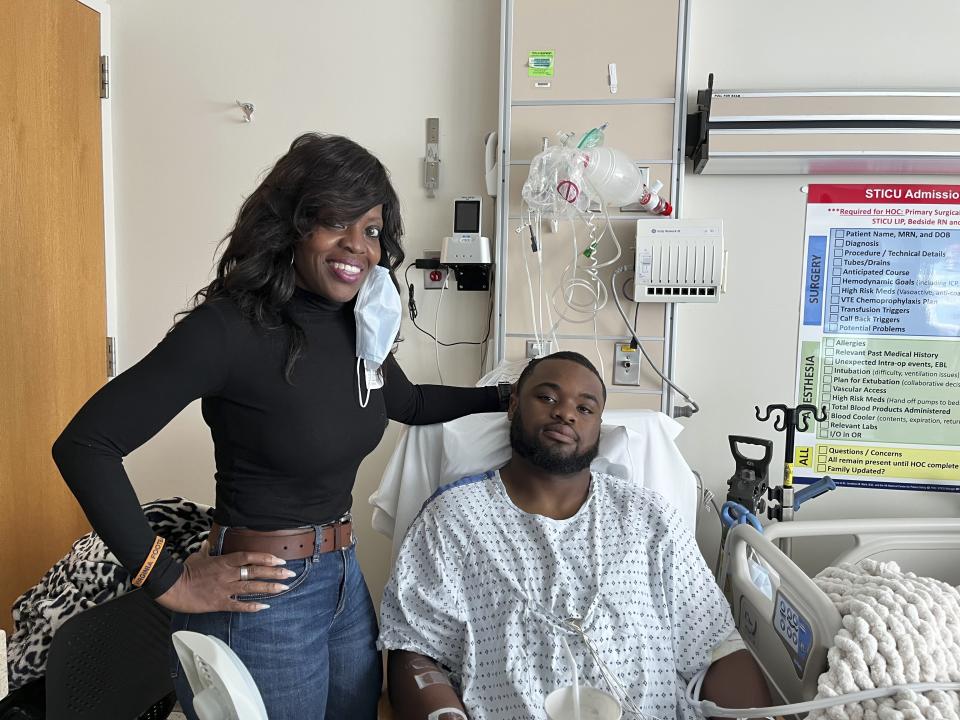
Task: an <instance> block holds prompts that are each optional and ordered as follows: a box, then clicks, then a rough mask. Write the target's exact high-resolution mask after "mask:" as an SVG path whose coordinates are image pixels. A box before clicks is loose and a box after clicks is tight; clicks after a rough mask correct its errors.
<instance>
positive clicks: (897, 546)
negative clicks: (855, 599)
mask: <svg viewBox="0 0 960 720" xmlns="http://www.w3.org/2000/svg"><path fill="white" fill-rule="evenodd" d="M830 536H837V537H847V538H852V539H853V541H854V545H853V547H852V548H850V549H848V550H845V551H844V552H843V553H841V554H840V555H838V556H837V557H836V558H834V559H833V560H832V561H831V563H830V565H831V566H837V565H840V564H841V563H860V562H862V561H864V560H867V559H870V560H876V561H895V562H897V564H898V565H899V566H900V567H901V569H903V570H905V571H910V572H913V573H914V574H916V575H918V576H927V577H933V578H936V579H938V580H942V581H943V582H946V583H948V584H950V585H954V586H956V585H960V519H958V518H939V519H935V518H903V519H867V520H849V519H844V520H816V521H796V522H785V523H774V524H772V525H768V526H767V527H766V528H765V529H764V532H763V533H762V534H761V533H758V532H757V531H756V530H754V529H753V527H751V526H750V525H738V526H736V527H734V528H733V529H731V531H730V533H729V534H728V536H727V541H726V546H725V551H724V555H723V559H722V564H721V567H720V571H719V573H718V578H719V582H720V585H721V587H723V589H724V591H725V593H726V595H727V597H728V599H729V600H730V603H731V608H732V610H733V616H734V620H735V621H736V624H737V628H738V630H739V631H740V635H741V636H742V637H743V640H744V642H745V643H746V644H747V646H748V647H749V648H750V650H751V651H752V652H753V654H754V656H755V657H756V658H757V661H758V662H759V663H760V666H761V667H762V668H763V670H764V672H765V673H766V674H767V678H768V680H769V682H770V684H771V686H772V688H773V689H774V690H775V691H776V692H777V693H779V694H780V696H781V699H782V700H784V701H785V702H789V703H794V702H801V701H804V700H810V699H812V698H813V697H814V696H816V695H817V681H818V678H819V677H820V675H821V674H822V673H823V672H824V671H825V670H826V669H827V651H828V650H829V649H830V647H831V646H832V645H833V644H834V638H835V636H836V634H837V632H838V631H839V630H840V628H841V616H840V613H839V612H838V611H837V609H836V607H835V606H834V604H833V602H832V601H831V600H830V598H828V597H827V595H826V594H825V593H824V592H823V591H822V590H821V589H820V588H819V587H818V586H817V585H816V584H815V583H814V581H813V580H811V579H810V578H809V577H807V575H806V574H805V573H804V572H803V571H802V570H800V568H799V567H797V565H796V564H795V563H794V562H793V561H792V560H791V559H790V558H788V557H787V556H786V555H785V554H784V553H783V552H781V551H780V549H779V548H778V547H777V545H776V544H775V542H776V541H777V540H778V539H781V538H801V537H830Z"/></svg>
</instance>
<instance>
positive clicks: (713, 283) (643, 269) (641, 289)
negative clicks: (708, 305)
mask: <svg viewBox="0 0 960 720" xmlns="http://www.w3.org/2000/svg"><path fill="white" fill-rule="evenodd" d="M726 264H727V263H726V251H725V250H724V244H723V221H722V220H657V221H651V220H642V219H641V220H637V252H636V264H635V274H634V290H633V297H634V300H635V301H636V302H661V303H662V302H717V301H718V300H719V299H720V294H721V293H723V292H726Z"/></svg>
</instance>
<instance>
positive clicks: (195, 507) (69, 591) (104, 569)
mask: <svg viewBox="0 0 960 720" xmlns="http://www.w3.org/2000/svg"><path fill="white" fill-rule="evenodd" d="M143 511H144V514H145V515H146V517H147V521H148V522H149V523H150V525H151V527H152V528H153V531H154V533H156V534H157V535H159V536H161V537H163V538H165V539H166V541H167V544H166V547H167V548H169V549H170V552H171V553H172V554H173V556H174V557H176V558H177V559H178V560H180V561H183V560H185V559H186V558H187V556H188V555H190V554H191V553H193V552H196V551H197V550H198V549H199V548H200V543H202V542H203V540H205V539H206V537H207V533H208V532H209V531H210V523H211V522H213V508H211V507H210V506H209V505H201V504H199V503H195V502H192V501H190V500H184V499H183V498H179V497H175V498H171V499H169V500H155V501H154V502H151V503H147V504H146V505H144V506H143ZM131 588H132V586H131V584H130V573H129V572H127V571H126V569H124V567H123V566H121V565H120V563H119V562H118V561H117V558H116V557H115V556H114V555H113V553H111V552H110V551H109V550H108V549H107V546H106V545H105V544H104V542H103V540H101V539H100V536H99V535H97V534H96V533H92V532H91V533H87V534H86V535H84V536H83V537H81V538H80V539H79V540H77V541H76V542H75V543H73V547H72V548H71V549H70V552H69V553H67V554H66V555H65V556H64V557H63V558H62V559H61V560H59V561H58V562H57V563H56V565H54V566H53V567H52V568H50V569H49V570H48V571H47V572H46V574H45V575H44V576H43V578H42V579H41V580H40V582H39V583H37V584H36V585H34V586H33V587H32V588H30V589H29V590H27V591H26V592H25V593H24V594H23V595H21V596H20V597H18V598H17V599H16V600H15V601H14V603H13V623H14V632H13V635H11V636H10V637H9V638H8V643H7V669H8V675H9V684H10V690H11V691H12V690H15V689H16V688H18V687H20V686H21V685H24V684H25V683H28V682H30V681H31V680H35V679H36V678H39V677H42V676H43V675H44V672H45V670H46V665H47V653H48V651H49V650H50V641H51V640H52V639H53V635H54V633H56V632H57V629H58V628H59V627H60V626H61V625H63V623H65V622H66V621H67V620H69V619H70V618H72V617H73V616H74V615H76V614H78V613H81V612H83V611H84V610H87V609H89V608H91V607H93V606H94V605H99V604H100V603H104V602H106V601H107V600H112V599H113V598H116V597H119V596H121V595H124V594H125V593H128V592H130V590H131Z"/></svg>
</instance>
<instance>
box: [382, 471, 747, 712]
mask: <svg viewBox="0 0 960 720" xmlns="http://www.w3.org/2000/svg"><path fill="white" fill-rule="evenodd" d="M571 617H573V618H585V620H584V621H583V623H582V625H583V628H584V630H585V632H586V635H587V636H588V637H589V638H590V639H591V640H592V641H593V643H594V644H595V646H596V649H597V651H598V655H599V657H600V658H601V660H602V661H603V662H605V663H606V665H607V666H608V668H609V669H610V670H611V671H612V672H613V674H614V675H615V676H616V677H617V679H618V680H619V682H620V683H621V685H622V686H623V687H624V688H626V689H627V690H628V692H629V694H630V696H631V698H632V700H633V701H634V703H635V704H636V705H637V707H639V708H640V709H642V710H643V713H644V715H645V716H646V717H647V718H659V719H660V720H672V719H673V718H675V717H676V718H686V719H688V720H692V719H693V718H696V717H698V715H697V713H696V712H695V711H694V710H693V709H692V708H690V707H689V706H687V705H686V703H684V702H683V700H682V689H683V685H684V684H685V683H686V681H687V680H688V679H689V678H690V677H691V676H692V675H694V674H695V673H696V672H697V671H698V670H700V669H701V668H703V667H705V666H707V665H708V664H709V662H710V656H711V652H712V650H713V648H714V647H715V646H717V645H719V644H720V643H721V641H723V640H724V638H726V637H727V636H728V635H729V633H730V631H731V630H732V629H733V619H732V617H731V615H730V609H729V606H728V605H727V603H726V600H725V599H724V598H723V595H722V594H721V592H720V589H719V588H718V587H717V585H716V583H715V582H714V580H713V577H712V576H711V574H710V572H709V570H708V569H707V566H706V563H705V562H704V560H703V557H702V556H701V554H700V551H699V550H698V548H697V544H696V542H695V540H694V539H693V536H692V535H691V534H690V532H689V531H688V529H687V528H686V527H685V526H684V523H683V522H682V521H681V520H680V517H679V515H678V513H677V512H676V510H674V509H673V508H672V507H671V506H670V505H669V504H668V503H667V502H666V500H664V499H663V497H662V496H660V495H658V494H657V493H654V492H652V491H650V490H647V489H645V488H642V487H638V486H637V485H636V484H632V483H628V482H626V481H624V480H620V479H618V478H614V477H612V476H609V475H603V474H599V473H594V474H593V480H592V483H591V489H590V494H589V496H588V498H587V501H586V502H585V503H584V504H583V506H582V507H581V508H580V510H579V511H578V512H577V514H576V515H574V516H573V517H571V518H569V519H567V520H554V519H552V518H547V517H544V516H541V515H531V514H529V513H526V512H524V511H522V510H520V509H519V508H518V507H517V506H516V505H514V504H513V502H512V501H511V500H510V498H509V496H508V495H507V492H506V490H505V489H504V486H503V483H502V482H501V480H500V476H499V473H497V472H495V471H490V472H488V473H485V474H483V475H478V476H474V477H469V478H464V479H463V480H460V481H458V482H455V483H452V484H451V485H447V486H444V487H442V488H440V489H439V490H437V492H436V493H434V495H433V497H431V498H430V500H428V501H427V503H426V504H425V505H424V507H423V510H421V512H420V515H419V516H418V517H417V518H416V520H415V521H414V522H413V524H412V525H411V527H410V530H409V531H408V532H407V536H406V538H405V539H404V542H403V545H402V547H401V549H400V555H399V557H398V559H397V563H396V566H395V567H394V571H393V574H392V576H391V578H390V581H389V583H388V585H387V587H386V590H385V591H384V596H383V605H382V608H381V631H380V645H381V647H383V648H386V649H391V650H410V651H412V652H416V653H420V654H422V655H426V656H428V657H431V658H433V659H434V660H436V661H437V662H439V663H440V664H441V665H443V666H444V667H446V668H447V669H448V670H450V672H451V677H452V679H453V680H454V682H455V683H456V684H458V685H459V687H460V691H461V694H462V698H463V702H464V706H465V707H466V709H467V712H468V713H469V714H470V717H471V718H472V720H516V719H518V718H528V717H529V718H545V717H546V714H545V712H544V711H543V703H544V699H545V698H546V696H547V695H548V694H549V693H550V692H551V691H552V690H554V689H556V688H557V687H559V686H562V685H569V684H571V681H572V675H571V669H570V666H569V663H568V662H567V660H566V655H565V653H564V651H563V646H562V643H561V640H560V637H561V635H564V636H565V637H567V641H568V643H569V645H570V649H571V650H572V651H573V654H574V656H575V657H576V659H577V664H578V666H579V670H580V677H581V683H584V684H588V685H592V686H593V687H598V688H601V689H608V688H607V686H606V685H605V683H604V680H603V678H602V676H601V674H600V671H599V669H598V666H597V663H596V661H595V660H594V659H593V657H592V656H591V654H590V652H589V650H588V648H587V646H586V644H585V642H584V640H583V639H582V638H580V637H579V636H577V635H575V634H572V633H570V632H569V631H568V630H565V629H564V625H563V621H564V619H566V618H571ZM624 717H625V718H629V717H630V715H629V714H628V713H624Z"/></svg>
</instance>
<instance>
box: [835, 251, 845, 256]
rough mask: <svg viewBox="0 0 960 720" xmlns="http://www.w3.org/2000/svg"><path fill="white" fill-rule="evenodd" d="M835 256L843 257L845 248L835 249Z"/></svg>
mask: <svg viewBox="0 0 960 720" xmlns="http://www.w3.org/2000/svg"><path fill="white" fill-rule="evenodd" d="M833 256H834V257H843V250H834V251H833Z"/></svg>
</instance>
